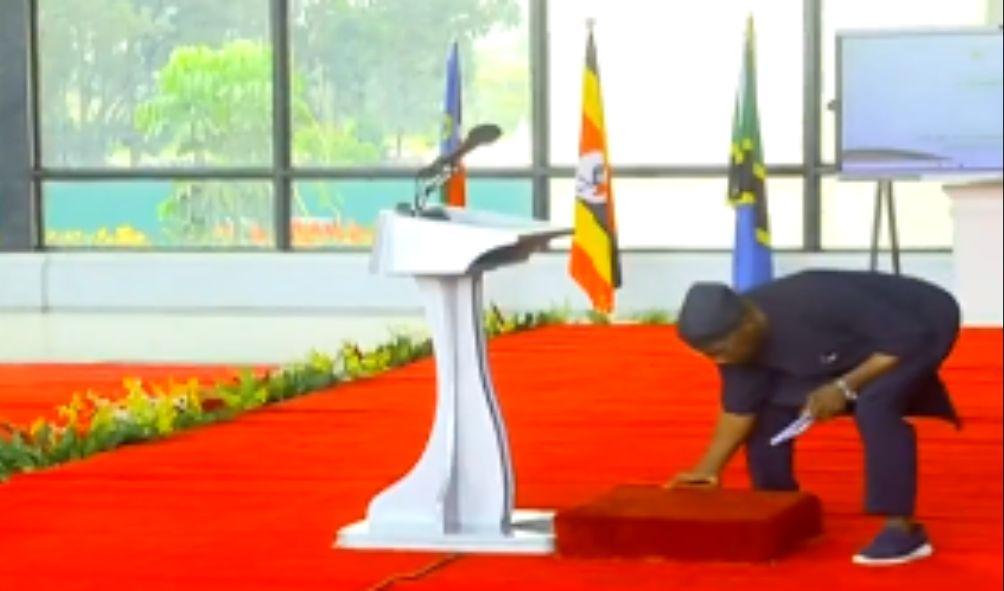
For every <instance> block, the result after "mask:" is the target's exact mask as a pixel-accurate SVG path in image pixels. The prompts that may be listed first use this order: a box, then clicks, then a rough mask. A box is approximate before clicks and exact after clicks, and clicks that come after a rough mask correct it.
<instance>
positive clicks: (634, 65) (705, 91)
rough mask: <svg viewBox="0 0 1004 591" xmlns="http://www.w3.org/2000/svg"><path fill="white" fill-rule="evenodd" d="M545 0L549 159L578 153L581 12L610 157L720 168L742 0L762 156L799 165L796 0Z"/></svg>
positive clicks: (735, 77) (735, 78)
mask: <svg viewBox="0 0 1004 591" xmlns="http://www.w3.org/2000/svg"><path fill="white" fill-rule="evenodd" d="M548 6H549V7H550V9H551V10H550V14H549V16H548V18H549V22H550V43H549V45H548V47H549V49H550V61H551V81H550V82H551V83H550V87H549V90H550V95H551V127H550V131H551V160H552V162H554V163H558V164H570V163H572V162H573V161H574V160H575V159H576V158H577V156H578V145H579V118H580V116H581V110H580V105H581V102H582V71H583V62H584V56H585V39H586V21H587V19H588V18H595V21H596V24H595V35H596V44H597V59H598V61H599V68H600V77H601V79H602V85H603V98H604V103H605V105H604V106H605V111H606V112H605V116H606V123H607V133H608V140H609V144H610V146H609V147H610V158H611V160H612V161H613V162H614V164H651V165H677V166H679V165H688V164H720V165H723V166H724V165H725V164H726V163H727V161H728V155H729V144H730V141H731V130H732V112H733V106H734V104H735V96H736V88H737V86H738V83H739V69H740V68H739V66H740V64H741V63H742V43H743V35H744V29H745V27H746V17H747V14H748V12H747V11H748V10H749V9H750V8H752V15H753V18H754V19H755V29H756V42H757V54H758V55H757V67H758V71H757V81H758V84H759V95H760V117H761V125H762V130H763V142H764V152H765V154H766V159H767V161H768V162H769V163H771V164H779V163H799V162H801V160H802V128H803V124H802V94H801V88H802V59H803V57H802V56H803V55H804V52H803V50H802V2H801V1H800V0H766V1H765V0H761V1H758V2H749V3H737V2H735V1H734V0H704V1H702V2H687V3H681V2H652V1H649V0H619V1H618V2H609V1H604V0H586V1H574V0H557V1H555V2H550V3H549V4H548Z"/></svg>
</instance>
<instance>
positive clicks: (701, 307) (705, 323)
mask: <svg viewBox="0 0 1004 591" xmlns="http://www.w3.org/2000/svg"><path fill="white" fill-rule="evenodd" d="M743 312H744V306H743V300H742V298H741V297H740V296H739V294H737V293H736V292H734V291H733V290H732V288H730V287H729V286H728V285H725V284H724V283H711V282H699V283H695V284H694V285H692V286H690V289H688V290H687V295H686V296H685V297H684V299H683V307H682V308H681V309H680V318H679V320H678V321H677V331H678V332H679V334H680V338H682V339H683V341H684V342H685V343H687V344H688V345H690V346H691V347H694V348H696V349H703V348H705V347H707V346H708V345H710V344H711V343H714V342H715V341H717V340H718V339H721V338H722V337H724V336H726V335H728V334H729V333H730V332H732V331H733V330H735V329H737V328H739V325H740V324H741V323H742V320H743Z"/></svg>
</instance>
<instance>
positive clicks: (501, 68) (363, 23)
mask: <svg viewBox="0 0 1004 591" xmlns="http://www.w3.org/2000/svg"><path fill="white" fill-rule="evenodd" d="M291 29H292V32H291V35H292V45H293V61H292V71H291V78H292V81H291V88H292V89H293V92H292V98H293V110H292V125H293V133H294V136H293V160H294V162H295V163H296V164H298V165H305V166H312V167H316V166H353V165H372V164H405V165H418V164H422V163H425V162H428V161H429V160H430V159H432V158H433V157H435V154H436V153H437V151H438V149H439V141H440V131H441V121H442V118H443V116H442V110H443V97H444V80H445V74H446V57H447V52H448V48H449V46H450V44H451V43H453V42H454V41H456V42H457V43H458V46H459V48H460V71H461V78H462V80H463V86H462V90H463V109H464V112H463V114H462V115H463V123H464V125H465V126H466V127H468V128H469V127H471V126H472V125H473V124H475V123H478V122H484V121H492V122H495V123H498V124H499V125H500V126H501V127H502V129H503V136H502V139H501V140H500V141H499V142H498V143H497V144H495V145H493V146H491V147H490V148H488V149H484V150H481V151H479V152H476V153H474V154H472V155H471V157H470V158H469V159H468V160H467V163H468V164H469V165H472V166H478V165H524V166H525V165H528V164H529V163H530V75H529V64H530V61H529V55H528V48H529V42H528V28H527V3H526V2H525V1H523V2H520V1H517V0H501V1H493V2H481V1H477V0H437V1H433V2H430V1H422V2H400V1H398V2H330V1H328V0H294V1H293V2H292V3H291Z"/></svg>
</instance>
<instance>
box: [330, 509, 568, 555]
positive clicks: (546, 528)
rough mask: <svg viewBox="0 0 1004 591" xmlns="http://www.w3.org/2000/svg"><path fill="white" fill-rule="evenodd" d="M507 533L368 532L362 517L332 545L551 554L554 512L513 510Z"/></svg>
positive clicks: (378, 548)
mask: <svg viewBox="0 0 1004 591" xmlns="http://www.w3.org/2000/svg"><path fill="white" fill-rule="evenodd" d="M512 523H513V527H512V532H511V533H510V534H509V535H491V534H440V535H429V534H421V533H414V532H402V533H393V534H390V533H387V532H381V533H379V534H376V533H372V532H370V528H369V523H368V522H367V521H366V520H363V521H357V522H356V523H353V524H351V525H347V526H345V527H343V528H342V529H341V530H339V531H338V538H337V539H336V540H335V544H334V545H335V547H336V548H352V549H356V550H411V551H431V552H472V553H485V554H551V553H552V552H554V512H553V511H538V510H528V509H524V510H516V511H514V512H513V517H512Z"/></svg>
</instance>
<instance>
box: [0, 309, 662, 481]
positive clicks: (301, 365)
mask: <svg viewBox="0 0 1004 591" xmlns="http://www.w3.org/2000/svg"><path fill="white" fill-rule="evenodd" d="M586 319H587V321H588V320H591V321H593V322H594V323H596V322H598V323H602V324H607V323H609V322H610V319H609V318H608V317H606V316H604V317H602V318H593V317H589V316H587V317H586ZM668 319H669V317H668V316H667V315H657V314H655V313H646V314H645V315H643V316H641V317H638V318H637V319H636V321H640V322H643V323H656V324H662V323H665V322H667V321H668ZM575 320H576V319H575V318H574V317H573V314H572V313H571V311H570V310H569V309H567V308H565V309H559V310H551V311H544V312H531V313H518V314H511V315H506V314H504V313H502V312H501V311H500V310H499V309H498V307H497V306H495V305H491V306H489V308H488V310H487V312H486V314H485V332H486V333H487V334H488V336H489V337H492V336H496V335H500V334H508V333H513V332H518V331H523V330H528V329H531V328H536V327H540V326H545V325H553V324H568V323H572V322H575ZM431 354H432V343H431V341H430V340H429V339H427V338H418V337H414V336H409V335H404V334H398V335H395V336H394V337H393V338H392V339H391V340H390V341H388V342H386V343H383V344H381V345H379V346H377V347H375V348H373V349H371V350H363V349H361V348H360V347H359V346H358V345H357V344H355V343H351V342H346V343H344V344H343V345H342V347H341V349H340V350H339V351H338V352H337V353H336V354H335V355H334V356H329V355H325V354H322V353H319V352H316V351H314V352H311V353H310V354H309V355H308V357H307V359H306V360H304V361H302V362H298V363H293V364H290V365H287V366H284V367H280V368H277V369H274V370H268V371H263V372H257V373H256V372H254V371H252V370H250V369H244V370H241V371H240V372H239V373H238V375H237V377H236V378H234V379H232V380H230V381H226V382H220V383H217V384H215V385H208V386H207V385H203V384H201V383H200V382H199V381H198V380H196V379H190V380H188V381H184V382H177V381H168V383H167V384H161V385H158V384H145V383H143V382H142V381H141V380H138V379H135V378H126V379H124V380H123V386H124V388H125V396H124V397H122V398H118V399H110V398H107V397H104V396H102V395H100V394H99V393H96V392H93V391H90V390H88V391H86V392H83V393H79V392H78V393H75V394H74V395H73V396H72V398H71V399H70V401H69V402H68V403H66V404H64V405H63V406H60V407H59V408H58V409H57V411H58V419H56V420H46V419H41V418H40V419H37V420H35V421H34V422H32V423H31V425H30V426H29V427H27V428H23V427H20V426H17V425H13V424H10V423H7V422H3V421H0V482H2V481H3V480H5V479H6V478H8V477H9V476H10V475H12V474H15V473H18V472H30V471H33V470H38V469H41V468H46V467H49V466H54V465H57V464H61V463H64V462H68V461H72V460H77V459H81V458H86V457H88V456H91V455H93V454H96V453H100V452H103V451H108V450H111V449H114V448H116V447H119V446H122V445H127V444H130V443H138V442H142V441H149V440H155V439H160V438H165V437H169V436H171V435H172V434H173V433H175V432H178V431H183V430H186V429H191V428H193V427H197V426H199V425H206V424H209V423H215V422H219V421H224V420H229V419H232V418H233V417H235V416H237V415H238V414H240V413H242V412H245V411H249V410H253V409H255V408H259V407H261V406H264V405H266V404H270V403H273V402H278V401H281V400H286V399H288V398H293V397H296V396H300V395H303V394H306V393H309V392H314V391H317V390H321V389H324V388H328V387H331V386H334V385H336V384H339V383H342V382H351V381H353V380H358V379H362V378H367V377H370V376H374V375H377V374H380V373H382V372H384V371H386V370H388V369H391V368H395V367H399V366H402V365H405V364H408V363H410V362H412V361H415V360H417V359H420V358H423V357H427V356H429V355H431Z"/></svg>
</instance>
